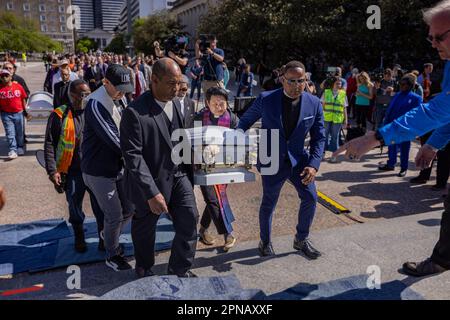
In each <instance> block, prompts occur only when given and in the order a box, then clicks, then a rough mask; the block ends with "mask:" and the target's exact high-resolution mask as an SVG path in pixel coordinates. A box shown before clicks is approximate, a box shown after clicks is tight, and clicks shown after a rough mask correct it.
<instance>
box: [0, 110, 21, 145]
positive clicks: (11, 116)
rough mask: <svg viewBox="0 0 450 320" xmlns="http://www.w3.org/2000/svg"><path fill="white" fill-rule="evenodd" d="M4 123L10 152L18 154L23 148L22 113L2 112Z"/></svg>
mask: <svg viewBox="0 0 450 320" xmlns="http://www.w3.org/2000/svg"><path fill="white" fill-rule="evenodd" d="M1 114H2V122H3V127H4V128H5V133H6V140H8V147H9V151H15V152H17V148H23V144H24V141H23V126H24V122H23V114H22V112H2V113H1Z"/></svg>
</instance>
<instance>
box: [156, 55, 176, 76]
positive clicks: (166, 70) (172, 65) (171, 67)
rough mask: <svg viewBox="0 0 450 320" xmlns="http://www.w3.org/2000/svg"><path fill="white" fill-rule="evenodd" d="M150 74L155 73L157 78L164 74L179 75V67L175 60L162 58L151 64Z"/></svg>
mask: <svg viewBox="0 0 450 320" xmlns="http://www.w3.org/2000/svg"><path fill="white" fill-rule="evenodd" d="M152 75H155V76H156V77H158V79H162V78H163V77H164V76H169V75H174V76H178V75H179V76H181V69H180V67H179V66H178V64H177V63H176V62H175V60H173V59H170V58H162V59H159V60H158V61H156V63H155V64H154V65H153V68H152Z"/></svg>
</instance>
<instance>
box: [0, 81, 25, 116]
mask: <svg viewBox="0 0 450 320" xmlns="http://www.w3.org/2000/svg"><path fill="white" fill-rule="evenodd" d="M26 98H27V94H26V93H25V90H24V89H23V87H22V86H21V85H20V84H19V83H17V82H15V81H13V83H12V84H11V86H9V87H8V86H5V85H3V84H0V111H2V112H21V111H23V110H24V109H25V106H24V105H23V99H26Z"/></svg>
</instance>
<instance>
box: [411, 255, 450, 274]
mask: <svg viewBox="0 0 450 320" xmlns="http://www.w3.org/2000/svg"><path fill="white" fill-rule="evenodd" d="M444 271H447V269H445V268H443V267H441V266H440V265H438V264H436V263H434V262H433V261H431V258H428V259H426V260H424V261H422V262H405V263H404V264H403V272H404V273H406V274H407V275H410V276H413V277H424V276H429V275H433V274H439V273H442V272H444Z"/></svg>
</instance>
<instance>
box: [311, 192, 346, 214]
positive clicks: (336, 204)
mask: <svg viewBox="0 0 450 320" xmlns="http://www.w3.org/2000/svg"><path fill="white" fill-rule="evenodd" d="M317 196H318V197H319V198H320V199H322V200H323V201H325V202H326V203H327V204H328V205H329V206H330V207H332V208H333V209H335V211H336V212H335V213H350V212H351V211H350V210H349V209H347V208H346V207H344V206H343V205H341V204H340V203H339V202H336V201H334V200H333V199H331V198H330V197H328V196H326V195H325V194H323V193H322V192H320V191H317Z"/></svg>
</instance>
